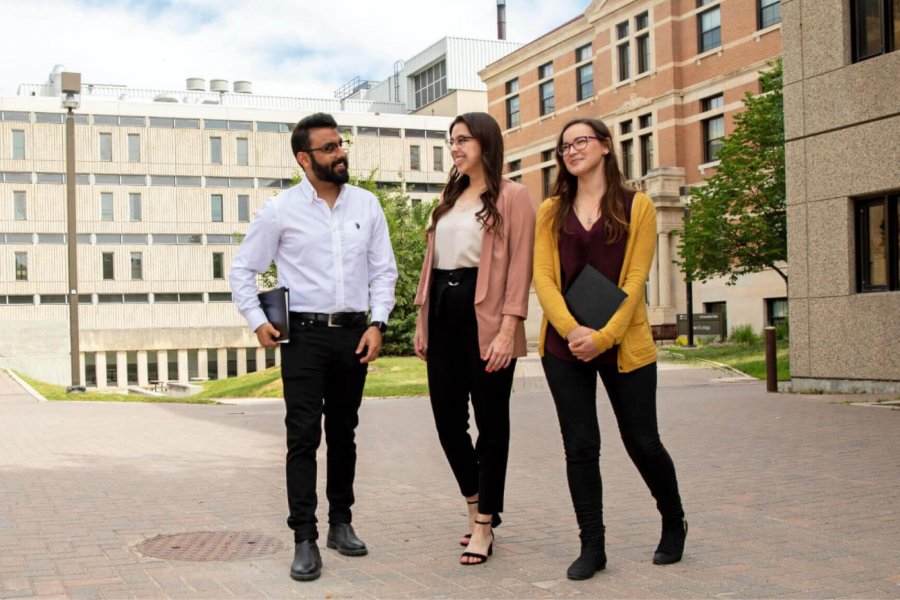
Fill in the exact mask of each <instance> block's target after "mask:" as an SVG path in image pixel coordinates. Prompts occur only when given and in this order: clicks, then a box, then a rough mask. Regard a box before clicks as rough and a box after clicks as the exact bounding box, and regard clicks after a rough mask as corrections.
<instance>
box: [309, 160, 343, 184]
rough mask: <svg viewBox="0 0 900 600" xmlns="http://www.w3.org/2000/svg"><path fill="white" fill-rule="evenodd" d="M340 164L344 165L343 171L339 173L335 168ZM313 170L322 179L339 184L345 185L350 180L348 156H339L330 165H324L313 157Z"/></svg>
mask: <svg viewBox="0 0 900 600" xmlns="http://www.w3.org/2000/svg"><path fill="white" fill-rule="evenodd" d="M338 165H344V170H343V172H340V173H339V172H337V171H336V170H335V169H336V167H337V166H338ZM312 170H313V173H315V175H316V177H317V178H318V179H319V180H321V181H327V182H329V183H336V184H337V185H343V184H345V183H347V182H348V181H350V163H348V162H347V157H343V158H337V159H335V160H334V161H333V162H332V163H331V164H330V165H323V164H321V163H319V161H317V160H316V159H315V158H313V159H312Z"/></svg>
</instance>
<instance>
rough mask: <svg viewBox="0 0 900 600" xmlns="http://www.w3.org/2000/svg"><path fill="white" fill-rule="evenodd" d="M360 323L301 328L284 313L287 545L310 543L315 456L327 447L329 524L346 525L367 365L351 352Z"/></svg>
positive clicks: (359, 334)
mask: <svg viewBox="0 0 900 600" xmlns="http://www.w3.org/2000/svg"><path fill="white" fill-rule="evenodd" d="M364 331H365V325H361V326H358V327H347V328H336V327H322V326H316V325H301V324H299V319H297V318H296V317H295V316H294V315H291V341H290V342H289V343H287V344H284V345H282V346H281V377H282V380H283V382H284V403H285V406H286V409H287V410H286V415H285V419H284V424H285V427H286V429H287V463H286V472H287V495H288V507H289V508H290V516H289V517H288V520H287V522H288V526H289V527H290V528H291V529H293V530H294V540H295V541H298V542H299V541H301V540H305V539H317V538H318V531H317V529H316V522H317V521H316V504H317V496H316V450H318V448H319V443H320V442H321V439H322V416H323V415H324V417H325V441H326V443H327V445H328V454H327V484H326V495H327V497H328V522H329V523H332V524H334V523H350V521H351V519H352V513H351V511H350V507H351V506H352V505H353V502H354V497H353V479H354V476H355V474H356V442H355V435H356V433H355V430H356V426H357V424H358V423H359V416H358V413H359V406H360V403H361V401H362V393H363V387H364V386H365V383H366V371H367V365H364V364H360V362H359V359H360V356H359V355H357V354H356V346H357V344H359V339H360V337H362V335H363V333H364Z"/></svg>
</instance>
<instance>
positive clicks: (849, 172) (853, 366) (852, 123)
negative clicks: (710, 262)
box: [782, 0, 900, 390]
mask: <svg viewBox="0 0 900 600" xmlns="http://www.w3.org/2000/svg"><path fill="white" fill-rule="evenodd" d="M857 4H858V3H857V2H852V1H847V0H783V1H782V5H783V11H784V28H785V48H784V93H785V129H786V138H787V144H786V154H787V159H786V162H787V177H788V258H789V262H790V264H791V284H790V300H789V302H790V314H791V375H792V384H793V387H794V389H797V390H854V389H859V390H879V389H893V390H900V290H898V282H897V279H898V266H897V260H898V259H897V246H898V234H897V229H898V223H897V221H898V217H897V212H896V211H897V208H896V206H897V196H898V194H900V158H898V157H900V52H898V51H896V50H897V44H898V43H900V14H895V15H894V19H896V21H895V22H894V23H889V24H888V31H889V32H892V33H893V36H894V39H893V40H890V39H888V40H887V41H886V43H885V45H884V47H883V49H882V52H880V53H875V54H873V55H872V56H871V57H869V58H865V59H862V58H860V56H859V51H858V49H857V48H856V47H855V45H856V44H857V43H858V42H859V39H858V36H856V35H854V31H853V27H854V25H855V26H857V27H858V26H859V25H860V23H861V20H860V19H856V18H855V16H856V15H854V14H853V12H854V9H855V8H857ZM860 4H861V3H860ZM869 4H871V3H869ZM875 4H881V5H883V6H880V7H878V6H876V7H875V8H880V9H884V8H886V7H887V5H889V4H890V2H887V1H882V2H880V3H879V2H876V3H875ZM873 6H874V5H873ZM893 6H894V10H895V11H896V10H898V8H897V3H896V2H894V3H893ZM886 14H888V15H889V14H890V13H889V12H886ZM872 24H874V25H875V28H874V29H872V30H871V32H872V33H875V32H877V31H878V29H879V28H880V27H883V24H881V25H878V24H877V23H873V21H872V20H869V21H868V22H867V25H872ZM881 30H882V31H884V29H881ZM882 209H883V210H884V212H883V213H882V212H880V211H881V210H882ZM864 219H869V220H868V221H865V220H864ZM866 225H868V226H866Z"/></svg>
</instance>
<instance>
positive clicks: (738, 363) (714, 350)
mask: <svg viewBox="0 0 900 600" xmlns="http://www.w3.org/2000/svg"><path fill="white" fill-rule="evenodd" d="M660 357H661V358H663V359H667V360H672V361H674V360H683V359H688V360H690V359H691V358H692V357H693V358H702V359H704V360H711V361H713V362H717V363H722V364H726V365H728V366H729V367H734V368H735V369H737V370H738V371H741V372H743V373H746V374H747V375H750V376H752V377H756V378H757V379H765V378H766V346H765V343H764V342H756V343H754V344H750V345H747V344H736V343H733V342H725V343H723V344H710V345H708V346H702V347H698V348H682V347H675V346H667V347H665V348H663V349H661V352H660ZM775 357H776V360H777V362H778V381H788V380H790V378H791V364H790V352H789V349H788V344H787V341H783V342H778V343H777V344H776V349H775Z"/></svg>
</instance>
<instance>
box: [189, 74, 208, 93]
mask: <svg viewBox="0 0 900 600" xmlns="http://www.w3.org/2000/svg"><path fill="white" fill-rule="evenodd" d="M187 89H188V90H190V91H192V92H205V91H206V80H205V79H203V78H202V77H188V80H187Z"/></svg>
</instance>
